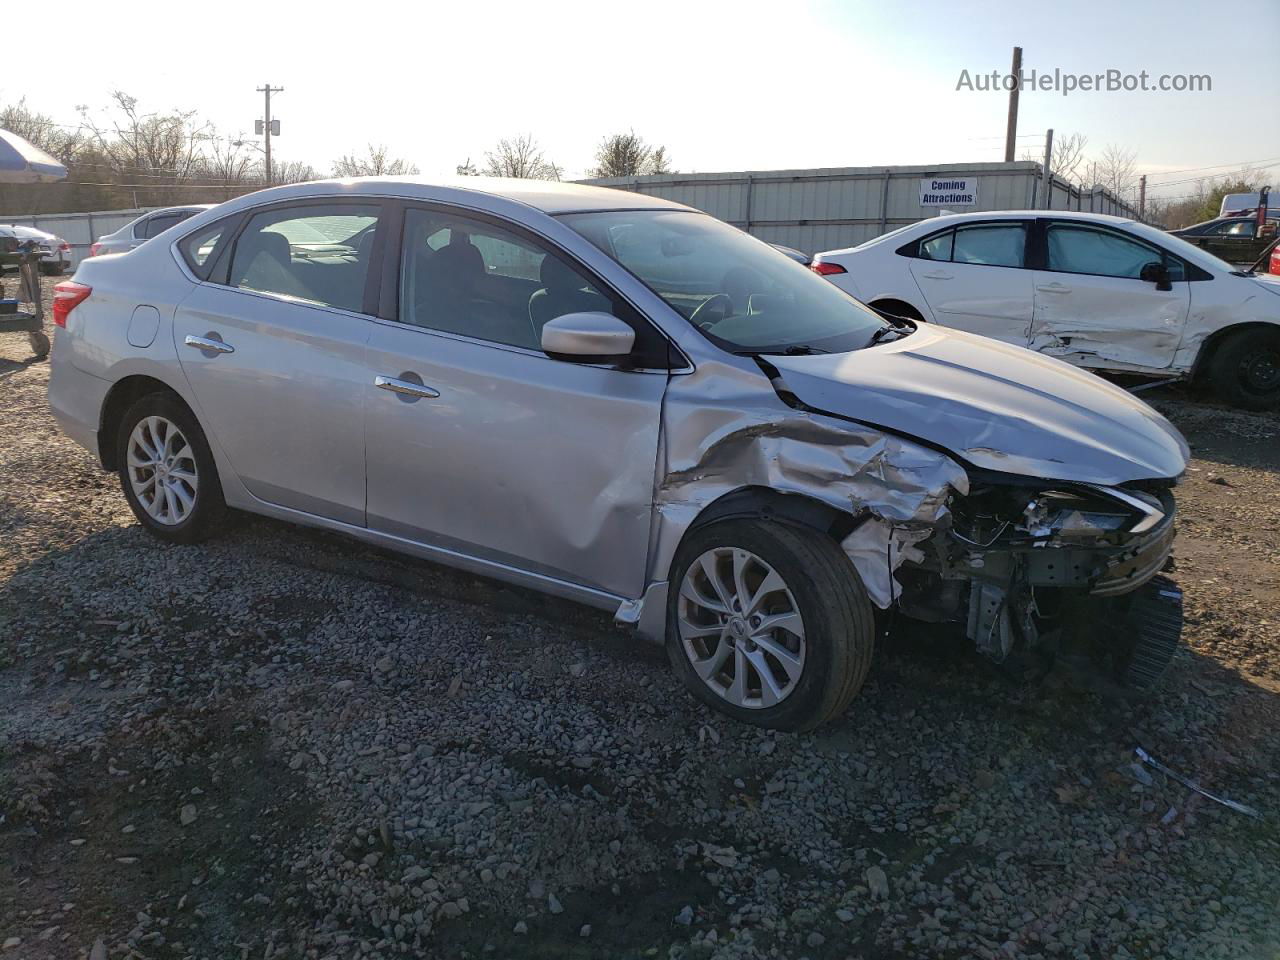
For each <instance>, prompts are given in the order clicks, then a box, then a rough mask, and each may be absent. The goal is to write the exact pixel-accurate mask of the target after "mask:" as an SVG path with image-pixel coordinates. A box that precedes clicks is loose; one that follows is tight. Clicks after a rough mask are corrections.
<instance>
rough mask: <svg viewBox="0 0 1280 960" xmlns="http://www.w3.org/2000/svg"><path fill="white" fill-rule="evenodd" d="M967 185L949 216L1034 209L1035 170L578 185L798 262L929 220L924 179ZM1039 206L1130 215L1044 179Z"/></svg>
mask: <svg viewBox="0 0 1280 960" xmlns="http://www.w3.org/2000/svg"><path fill="white" fill-rule="evenodd" d="M961 177H967V178H973V179H976V181H977V193H978V197H977V203H975V204H973V205H972V206H963V207H960V206H957V207H951V208H949V210H950V212H952V213H962V212H964V213H968V212H978V211H983V210H1026V209H1030V208H1035V207H1037V206H1040V203H1039V202H1038V199H1039V191H1040V186H1041V173H1040V164H1038V163H1035V162H1033V161H1018V162H1015V163H972V164H961V163H955V164H943V165H942V166H937V167H922V166H899V167H842V168H820V169H813V170H763V171H750V172H746V171H744V172H740V173H692V174H684V173H676V174H663V175H659V176H649V177H611V178H604V179H595V180H583V181H581V182H582V183H594V184H598V185H600V186H606V187H616V188H618V189H621V190H631V191H634V192H636V193H645V194H650V195H653V196H657V197H663V198H665V199H668V200H674V201H677V202H679V203H684V204H688V205H689V206H691V207H696V208H698V209H699V210H703V211H705V212H707V213H709V214H711V215H712V216H715V217H719V218H720V219H721V220H727V221H729V222H730V223H732V224H734V225H735V226H738V227H742V228H744V229H746V230H748V231H750V232H751V233H752V234H754V235H755V236H758V237H760V238H761V239H762V240H768V241H769V242H770V243H781V244H785V245H786V246H789V247H796V248H797V249H800V250H803V251H805V252H806V253H817V252H818V251H821V250H834V249H839V248H841V247H851V246H854V245H856V244H859V243H862V242H864V241H866V240H870V239H872V238H873V237H878V236H879V235H880V234H882V233H885V232H887V231H889V230H893V229H896V228H897V227H901V226H905V225H907V224H909V223H915V222H916V221H917V220H922V219H925V218H927V217H933V216H937V215H938V213H939V208H938V207H928V206H923V205H922V204H921V203H920V181H921V180H922V179H925V178H943V179H951V178H961ZM1048 206H1050V207H1052V208H1053V209H1056V210H1092V211H1093V212H1094V213H1110V214H1115V215H1118V216H1126V217H1133V216H1136V215H1137V212H1136V211H1135V210H1133V208H1132V207H1129V206H1128V205H1126V204H1124V203H1121V202H1120V201H1119V200H1117V199H1116V198H1115V197H1113V196H1112V195H1111V194H1110V193H1108V192H1107V191H1105V190H1102V189H1101V188H1099V189H1097V190H1094V191H1083V192H1082V191H1080V190H1079V189H1077V188H1073V187H1071V186H1070V185H1069V184H1067V183H1066V182H1064V181H1062V180H1059V179H1058V178H1057V177H1054V178H1053V189H1052V190H1051V191H1050V203H1049V204H1048Z"/></svg>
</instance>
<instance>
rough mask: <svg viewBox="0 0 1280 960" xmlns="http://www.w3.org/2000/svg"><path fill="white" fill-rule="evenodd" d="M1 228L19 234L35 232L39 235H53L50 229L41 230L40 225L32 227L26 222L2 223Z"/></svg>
mask: <svg viewBox="0 0 1280 960" xmlns="http://www.w3.org/2000/svg"><path fill="white" fill-rule="evenodd" d="M0 230H8V231H10V232H11V233H14V234H16V235H18V236H21V235H22V234H24V233H26V234H34V235H35V236H38V237H52V236H53V234H52V233H50V232H49V231H48V230H41V229H39V228H38V227H32V226H29V225H27V224H25V223H0Z"/></svg>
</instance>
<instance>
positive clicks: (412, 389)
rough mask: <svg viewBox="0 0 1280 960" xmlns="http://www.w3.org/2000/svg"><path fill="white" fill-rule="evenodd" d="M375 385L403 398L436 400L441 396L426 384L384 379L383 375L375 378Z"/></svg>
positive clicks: (391, 378)
mask: <svg viewBox="0 0 1280 960" xmlns="http://www.w3.org/2000/svg"><path fill="white" fill-rule="evenodd" d="M373 385H374V386H375V387H378V388H379V389H380V390H390V391H391V392H392V393H398V394H400V396H402V397H425V398H426V399H428V400H434V399H435V398H436V397H438V396H440V391H439V390H433V389H431V387H428V386H427V385H426V384H422V383H414V382H413V381H412V380H397V379H396V378H395V377H384V376H382V375H381V374H379V375H378V376H376V377H374V378H373Z"/></svg>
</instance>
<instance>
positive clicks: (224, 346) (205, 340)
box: [182, 337, 236, 353]
mask: <svg viewBox="0 0 1280 960" xmlns="http://www.w3.org/2000/svg"><path fill="white" fill-rule="evenodd" d="M182 342H183V343H185V344H186V345H187V346H188V347H195V348H196V349H197V350H204V351H206V352H210V353H235V352H236V348H235V347H233V346H232V345H231V344H229V343H223V342H222V341H221V340H213V339H211V338H209V337H187V339H186V340H184V341H182Z"/></svg>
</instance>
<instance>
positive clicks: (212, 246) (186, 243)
mask: <svg viewBox="0 0 1280 960" xmlns="http://www.w3.org/2000/svg"><path fill="white" fill-rule="evenodd" d="M234 219H235V218H234V217H228V218H227V219H225V220H219V221H218V222H216V223H211V224H209V225H208V226H207V227H205V228H204V229H203V230H197V231H196V232H195V233H191V234H188V235H187V236H185V237H183V238H182V240H180V241H179V242H178V250H179V251H180V252H181V253H182V257H183V259H184V260H186V261H187V266H189V267H190V268H191V272H192V273H194V274H195V275H196V276H197V277H199V278H200V279H201V280H207V279H209V269H210V268H211V267H212V266H213V262H214V260H215V259H216V258H217V254H218V252H219V251H220V250H221V249H222V247H223V245H224V244H225V243H226V242H227V240H228V236H227V231H228V230H229V229H230V228H231V225H232V222H233V221H234Z"/></svg>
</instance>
